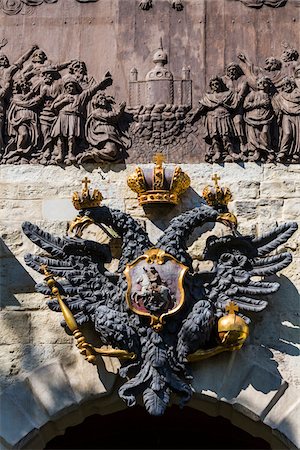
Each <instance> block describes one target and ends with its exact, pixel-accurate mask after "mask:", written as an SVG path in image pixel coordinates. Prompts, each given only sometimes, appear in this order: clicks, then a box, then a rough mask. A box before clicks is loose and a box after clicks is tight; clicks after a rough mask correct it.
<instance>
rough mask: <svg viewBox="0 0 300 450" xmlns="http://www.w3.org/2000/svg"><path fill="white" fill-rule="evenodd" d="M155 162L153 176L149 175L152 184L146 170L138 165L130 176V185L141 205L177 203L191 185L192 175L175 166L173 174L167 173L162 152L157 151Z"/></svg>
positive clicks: (128, 181)
mask: <svg viewBox="0 0 300 450" xmlns="http://www.w3.org/2000/svg"><path fill="white" fill-rule="evenodd" d="M153 162H154V163H155V166H154V168H153V172H152V176H151V177H150V176H149V177H148V178H149V179H150V178H151V180H152V185H151V186H149V185H147V182H146V179H145V174H144V171H143V170H142V169H141V168H140V167H137V168H136V169H135V172H134V173H133V174H131V175H130V176H129V177H128V180H127V184H128V186H129V187H130V189H131V190H132V191H134V192H136V193H137V194H138V201H139V204H140V205H148V204H153V203H160V204H161V203H162V204H164V203H167V204H172V205H177V204H178V203H179V201H180V196H181V195H182V194H183V193H184V192H185V191H186V190H187V189H188V187H189V186H190V183H191V180H190V177H189V176H188V175H187V174H186V173H184V172H183V171H182V170H181V168H180V167H175V168H174V171H173V174H172V173H171V174H169V173H168V174H166V171H165V167H164V166H163V162H165V156H164V155H163V154H162V153H157V154H156V155H155V156H154V158H153ZM145 170H147V169H145Z"/></svg>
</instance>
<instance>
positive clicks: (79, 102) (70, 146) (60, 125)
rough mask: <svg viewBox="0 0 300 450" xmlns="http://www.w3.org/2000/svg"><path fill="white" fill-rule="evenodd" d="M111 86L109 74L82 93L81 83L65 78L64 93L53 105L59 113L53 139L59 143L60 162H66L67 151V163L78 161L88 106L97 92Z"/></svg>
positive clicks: (71, 78)
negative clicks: (77, 150)
mask: <svg viewBox="0 0 300 450" xmlns="http://www.w3.org/2000/svg"><path fill="white" fill-rule="evenodd" d="M111 84H112V78H111V75H110V73H109V72H107V74H106V75H105V78H104V79H103V80H102V81H101V82H100V83H98V84H96V85H95V86H94V87H92V88H89V89H86V90H85V91H82V89H81V87H80V85H79V83H78V82H77V81H76V80H75V79H74V78H73V77H71V76H70V77H69V78H65V80H64V93H63V94H61V95H60V96H58V97H57V99H56V100H55V101H54V102H53V104H52V109H53V110H54V111H57V112H58V117H57V119H56V121H55V122H54V124H53V128H52V131H51V137H52V138H53V139H55V141H56V142H57V149H58V158H57V160H58V161H60V162H62V161H63V160H64V153H65V150H66V149H67V152H66V153H67V157H66V161H67V162H75V161H76V156H77V154H76V144H77V145H80V143H81V141H82V139H83V137H84V117H85V115H86V105H87V103H88V102H89V101H90V99H91V98H92V97H93V95H95V94H96V92H97V91H99V90H100V89H105V88H106V87H107V86H109V85H111Z"/></svg>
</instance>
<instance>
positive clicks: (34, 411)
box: [5, 379, 50, 429]
mask: <svg viewBox="0 0 300 450" xmlns="http://www.w3.org/2000/svg"><path fill="white" fill-rule="evenodd" d="M5 392H6V393H7V394H8V395H10V396H11V397H12V399H13V401H14V403H15V404H16V405H17V406H18V407H19V408H20V410H21V411H23V412H24V414H25V415H26V416H27V417H28V419H29V420H30V422H32V424H33V425H34V428H37V429H39V428H41V427H42V426H43V425H44V424H45V423H46V422H48V420H49V419H50V418H49V416H48V414H47V413H46V411H45V409H44V408H43V406H42V405H41V404H40V402H39V400H38V399H37V398H35V396H34V394H33V392H32V389H31V386H30V384H29V382H28V380H27V379H24V380H22V381H17V382H15V383H14V384H13V385H12V386H10V387H9V388H7V389H6V391H5Z"/></svg>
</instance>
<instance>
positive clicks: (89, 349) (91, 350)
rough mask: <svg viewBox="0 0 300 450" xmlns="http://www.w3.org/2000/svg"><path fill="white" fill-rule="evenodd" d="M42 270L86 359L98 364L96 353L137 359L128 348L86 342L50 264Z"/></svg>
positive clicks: (42, 267)
mask: <svg viewBox="0 0 300 450" xmlns="http://www.w3.org/2000/svg"><path fill="white" fill-rule="evenodd" d="M40 268H41V270H42V272H43V273H44V275H45V281H46V283H47V285H48V286H49V288H50V289H51V293H52V295H54V296H55V297H56V299H57V301H58V303H59V306H60V309H61V312H62V313H63V316H64V319H65V321H66V324H67V326H68V328H69V329H70V330H71V332H72V334H73V336H74V337H75V339H76V340H77V344H76V346H77V347H78V349H79V351H80V353H81V354H82V355H84V357H85V359H86V360H87V361H88V362H90V363H92V364H96V355H97V354H99V355H101V356H110V357H114V358H119V359H135V358H136V355H135V354H134V353H131V352H127V351H126V350H119V349H113V348H112V349H103V348H97V347H94V346H93V345H91V344H89V343H88V342H86V340H85V337H84V335H83V334H82V332H81V331H80V330H79V327H78V324H77V322H76V319H75V317H74V315H73V313H72V312H71V311H70V309H69V308H68V307H67V305H66V304H65V302H64V301H63V299H62V297H61V295H60V292H59V289H58V287H57V283H56V281H55V279H54V276H53V274H52V273H51V272H49V270H48V266H47V265H45V264H42V265H41V266H40Z"/></svg>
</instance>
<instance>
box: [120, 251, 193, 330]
mask: <svg viewBox="0 0 300 450" xmlns="http://www.w3.org/2000/svg"><path fill="white" fill-rule="evenodd" d="M168 260H171V261H172V262H173V263H174V264H176V265H177V266H179V269H180V270H179V272H178V279H177V283H178V284H177V286H178V290H179V294H180V297H179V301H178V303H177V304H176V306H175V307H173V308H172V309H169V310H168V311H167V312H165V313H163V314H160V315H154V314H151V313H150V312H147V311H142V310H140V309H138V308H137V307H136V306H135V305H134V303H133V302H132V300H131V293H132V292H131V291H132V275H131V271H132V269H134V268H135V267H136V266H137V265H138V264H140V263H141V262H142V261H145V262H146V263H148V264H155V263H156V264H159V265H162V264H164V263H165V262H166V261H168ZM174 268H176V266H175V265H174ZM187 271H188V267H187V266H185V265H184V264H182V263H180V262H179V261H178V260H177V259H176V258H174V257H173V256H172V255H169V254H168V253H166V252H165V251H164V250H161V249H159V248H151V249H149V250H147V251H146V252H145V253H144V254H143V255H142V256H139V257H138V258H137V259H136V260H135V261H133V262H132V263H129V264H127V265H126V268H125V270H124V274H125V276H126V280H127V286H128V288H127V292H126V301H127V304H128V306H129V308H130V309H131V310H132V311H133V312H135V313H136V314H139V315H141V316H147V317H149V318H150V326H151V327H152V328H153V329H154V330H155V331H157V332H159V331H161V330H162V328H163V325H164V323H165V318H166V317H167V316H170V315H172V314H175V313H176V312H177V311H179V309H180V308H181V307H182V305H183V304H184V301H185V292H184V288H183V279H184V276H185V274H186V272H187Z"/></svg>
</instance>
